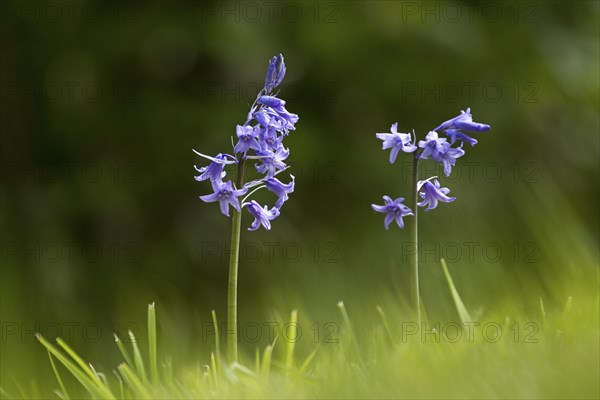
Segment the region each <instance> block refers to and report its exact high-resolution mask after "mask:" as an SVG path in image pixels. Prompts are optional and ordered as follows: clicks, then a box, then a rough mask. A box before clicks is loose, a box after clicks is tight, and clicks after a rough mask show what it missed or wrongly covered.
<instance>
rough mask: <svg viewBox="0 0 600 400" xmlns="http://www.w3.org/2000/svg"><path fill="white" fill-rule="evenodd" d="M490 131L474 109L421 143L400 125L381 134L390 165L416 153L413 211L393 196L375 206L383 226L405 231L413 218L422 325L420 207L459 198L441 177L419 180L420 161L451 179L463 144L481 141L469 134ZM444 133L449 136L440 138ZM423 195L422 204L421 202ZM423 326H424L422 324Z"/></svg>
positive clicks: (414, 281) (415, 297)
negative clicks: (430, 163)
mask: <svg viewBox="0 0 600 400" xmlns="http://www.w3.org/2000/svg"><path fill="white" fill-rule="evenodd" d="M489 129H490V126H489V125H486V124H481V123H478V122H473V116H472V115H471V109H470V108H467V110H466V111H461V112H460V114H459V115H458V116H456V117H454V118H451V119H449V120H448V121H445V122H443V123H441V124H440V125H438V126H437V127H436V128H435V129H433V130H432V131H430V132H429V133H427V135H426V136H425V139H423V140H419V142H418V143H417V139H416V135H415V133H414V131H413V134H412V137H411V135H410V134H409V133H400V132H398V123H397V122H396V123H394V124H393V125H392V127H391V128H390V133H377V134H376V135H375V136H376V137H377V139H379V140H382V141H383V146H382V147H383V150H388V149H389V150H390V163H391V164H393V163H395V162H396V158H397V157H398V154H399V153H400V151H402V152H404V153H412V154H413V171H412V172H413V181H412V190H411V195H412V207H413V209H412V210H411V209H410V208H409V207H408V206H406V205H405V204H404V198H403V197H398V198H397V199H396V200H392V198H391V197H389V196H383V200H384V202H385V204H384V205H377V204H371V207H372V208H373V210H375V211H376V212H379V213H383V214H385V219H384V221H383V225H384V226H385V229H386V230H387V229H389V227H390V224H391V223H392V222H393V221H396V224H397V225H398V227H399V228H401V229H402V228H404V220H403V217H406V216H412V217H413V223H412V230H411V242H412V246H413V248H412V250H411V251H412V258H411V263H410V264H411V286H412V289H413V290H412V301H413V306H414V312H415V317H416V320H417V322H418V323H419V324H420V323H421V305H420V304H421V303H420V301H421V300H420V294H419V256H418V254H419V251H418V244H419V239H418V212H417V211H418V207H427V208H425V211H431V210H433V209H435V208H436V207H437V206H438V204H439V202H443V203H450V202H453V201H455V200H456V197H450V196H449V193H450V189H448V188H446V187H442V186H441V184H440V182H439V181H438V180H437V176H432V177H430V178H427V179H425V180H419V161H420V160H427V159H430V160H433V161H435V162H436V163H438V164H440V165H442V166H443V167H444V175H446V176H450V173H451V172H452V168H453V167H454V166H455V165H456V160H457V159H459V158H460V157H462V156H464V155H465V151H464V150H463V145H464V144H465V143H468V144H470V145H471V147H473V146H475V145H476V144H477V140H476V139H474V138H472V137H470V136H469V135H467V133H465V132H469V133H470V132H484V131H487V130H489ZM440 133H442V134H444V135H445V136H446V137H440ZM419 196H420V197H421V199H422V200H421V201H419V200H418V198H419ZM419 326H420V325H419Z"/></svg>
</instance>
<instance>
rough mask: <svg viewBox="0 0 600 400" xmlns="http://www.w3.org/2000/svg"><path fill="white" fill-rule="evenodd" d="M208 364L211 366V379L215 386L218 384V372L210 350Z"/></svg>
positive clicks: (213, 355)
mask: <svg viewBox="0 0 600 400" xmlns="http://www.w3.org/2000/svg"><path fill="white" fill-rule="evenodd" d="M210 365H211V367H212V373H213V379H214V381H215V388H217V387H218V386H219V373H218V372H217V360H216V359H215V353H213V352H212V351H211V352H210Z"/></svg>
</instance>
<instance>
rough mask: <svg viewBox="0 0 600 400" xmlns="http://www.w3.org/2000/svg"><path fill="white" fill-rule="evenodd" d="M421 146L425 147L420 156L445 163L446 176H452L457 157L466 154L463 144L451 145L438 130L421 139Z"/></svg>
mask: <svg viewBox="0 0 600 400" xmlns="http://www.w3.org/2000/svg"><path fill="white" fill-rule="evenodd" d="M419 147H420V148H422V149H423V151H422V152H421V154H420V155H419V157H420V158H423V159H428V158H430V159H432V160H434V161H435V162H437V163H440V164H443V165H444V174H445V175H446V176H450V173H451V172H452V167H453V166H454V164H455V163H456V159H457V158H459V157H462V156H463V155H464V154H465V151H464V150H463V149H462V145H461V147H457V148H453V147H451V145H450V143H448V141H447V140H446V138H439V137H438V134H437V132H436V131H431V132H429V133H428V134H427V136H426V137H425V140H420V141H419Z"/></svg>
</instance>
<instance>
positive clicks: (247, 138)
mask: <svg viewBox="0 0 600 400" xmlns="http://www.w3.org/2000/svg"><path fill="white" fill-rule="evenodd" d="M235 131H236V135H237V137H238V142H237V144H236V145H235V147H234V149H233V151H234V152H236V153H246V152H247V151H248V150H250V149H252V150H260V143H258V137H259V133H260V131H261V129H260V127H259V126H258V125H257V126H255V127H251V126H248V125H237V126H236V128H235Z"/></svg>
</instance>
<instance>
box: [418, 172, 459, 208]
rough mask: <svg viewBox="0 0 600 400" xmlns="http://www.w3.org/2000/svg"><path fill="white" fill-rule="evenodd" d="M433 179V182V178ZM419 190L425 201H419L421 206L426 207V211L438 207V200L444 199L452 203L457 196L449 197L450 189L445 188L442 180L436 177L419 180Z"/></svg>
mask: <svg viewBox="0 0 600 400" xmlns="http://www.w3.org/2000/svg"><path fill="white" fill-rule="evenodd" d="M432 179H433V183H432V182H431V180H432ZM417 191H418V192H419V195H420V196H421V198H422V199H423V201H421V202H419V203H418V205H419V207H425V206H427V208H426V209H425V211H429V210H433V209H434V208H436V207H437V205H438V201H443V202H444V203H450V202H452V201H454V200H456V197H449V196H448V193H450V189H448V188H443V187H441V185H440V182H439V181H438V180H437V179H435V177H432V178H429V179H427V180H424V181H419V183H418V184H417Z"/></svg>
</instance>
